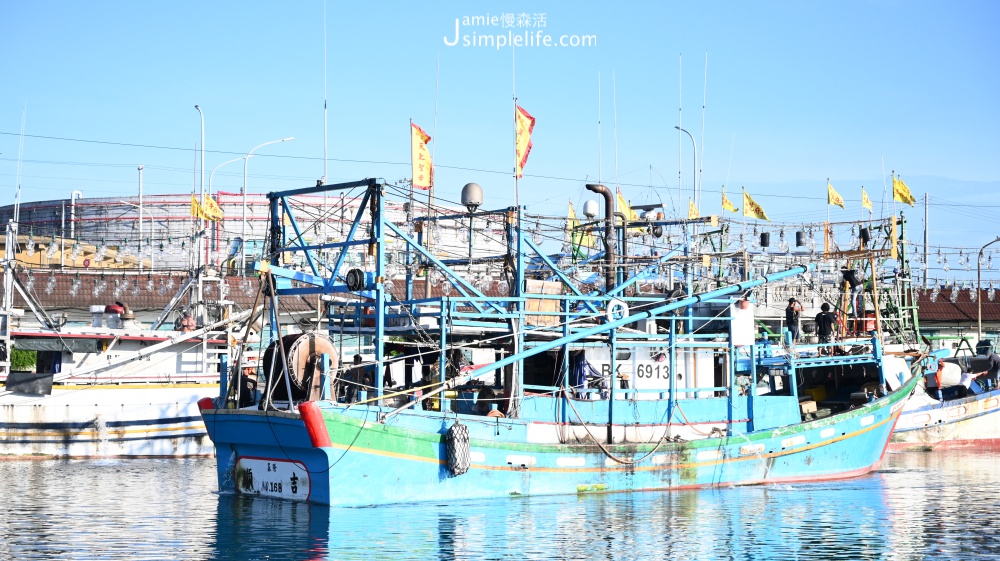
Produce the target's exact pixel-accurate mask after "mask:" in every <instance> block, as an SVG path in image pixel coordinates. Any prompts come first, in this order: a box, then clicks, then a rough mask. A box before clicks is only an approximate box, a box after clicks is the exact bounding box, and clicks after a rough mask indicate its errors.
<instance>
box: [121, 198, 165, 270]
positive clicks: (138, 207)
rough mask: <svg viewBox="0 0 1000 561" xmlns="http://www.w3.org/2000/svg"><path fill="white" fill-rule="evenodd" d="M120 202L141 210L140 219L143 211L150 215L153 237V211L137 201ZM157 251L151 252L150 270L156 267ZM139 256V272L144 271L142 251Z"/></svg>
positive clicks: (150, 230)
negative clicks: (136, 202) (155, 256)
mask: <svg viewBox="0 0 1000 561" xmlns="http://www.w3.org/2000/svg"><path fill="white" fill-rule="evenodd" d="M118 202H119V203H121V204H123V205H126V206H130V207H132V208H134V209H136V210H137V211H138V212H139V220H140V221H141V220H142V213H143V212H145V213H146V216H148V217H149V236H150V237H152V236H153V235H154V232H153V226H154V225H155V223H156V222H155V221H154V220H153V213H152V212H150V211H149V209H148V208H142V207H141V206H139V205H137V204H135V203H130V202H128V201H118ZM155 253H156V252H150V254H149V270H150V271H152V270H153V269H155V268H156V260H155V258H154V257H153V255H155ZM137 257H138V261H139V272H142V254H141V253H140V254H139V255H138V256H137Z"/></svg>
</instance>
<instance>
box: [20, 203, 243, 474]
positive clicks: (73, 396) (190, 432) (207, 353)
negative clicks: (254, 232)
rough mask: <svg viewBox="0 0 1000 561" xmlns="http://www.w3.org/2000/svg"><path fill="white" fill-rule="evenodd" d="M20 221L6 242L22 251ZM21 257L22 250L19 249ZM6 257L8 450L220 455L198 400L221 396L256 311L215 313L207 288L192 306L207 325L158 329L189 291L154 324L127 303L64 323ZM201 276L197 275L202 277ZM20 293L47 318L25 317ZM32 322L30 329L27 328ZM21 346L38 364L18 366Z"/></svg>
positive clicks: (57, 454)
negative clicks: (239, 332)
mask: <svg viewBox="0 0 1000 561" xmlns="http://www.w3.org/2000/svg"><path fill="white" fill-rule="evenodd" d="M16 239H17V238H16V225H14V224H13V223H12V224H9V225H8V228H7V242H8V245H7V246H6V247H8V248H10V247H15V242H13V240H16ZM10 253H11V255H12V254H13V252H10ZM17 273H18V271H17V262H16V260H15V259H13V258H8V259H5V260H4V267H3V277H4V282H3V289H4V293H3V306H2V309H0V383H3V384H4V387H3V388H2V389H0V456H5V457H46V458H108V457H186V456H211V455H213V454H214V447H213V445H212V443H211V441H210V440H209V439H208V435H207V432H206V430H205V425H204V423H203V421H202V419H201V415H200V414H199V410H198V406H197V401H198V399H200V398H202V397H205V396H206V395H212V394H218V393H219V371H220V370H219V369H220V368H225V365H226V364H227V361H228V357H229V340H230V337H229V331H230V329H231V328H232V325H233V324H234V323H235V322H238V321H239V320H240V319H241V318H243V317H246V316H247V315H249V311H248V312H244V313H243V314H237V315H233V314H230V313H229V312H228V308H227V311H226V312H225V313H223V314H220V315H221V316H222V317H221V318H216V319H214V320H213V319H208V318H209V314H207V313H205V308H204V306H201V305H200V303H201V300H200V292H201V291H199V290H192V291H190V292H189V294H190V295H191V304H192V309H193V310H194V316H195V317H196V318H198V319H199V320H200V323H201V326H200V327H196V328H195V329H193V330H190V331H178V330H174V329H169V330H164V329H156V328H157V327H159V326H160V325H161V324H164V323H166V320H167V319H168V318H169V317H170V314H172V313H177V314H179V313H180V310H181V309H187V308H182V307H181V306H179V302H180V300H181V298H180V296H181V295H182V294H184V289H190V288H191V287H192V285H193V286H195V287H197V286H200V285H201V284H203V282H204V281H205V279H202V281H203V282H194V280H191V281H189V283H188V285H186V286H185V287H182V291H181V292H179V293H178V295H177V297H175V298H174V302H172V305H171V306H170V307H168V308H167V309H165V310H164V312H163V314H162V315H161V316H160V319H159V320H157V321H156V322H154V324H153V325H150V326H143V325H141V324H140V323H138V322H137V321H136V320H135V317H134V316H133V314H132V313H131V311H130V310H129V309H128V307H127V306H126V305H123V304H121V303H116V304H114V305H108V306H92V307H91V314H92V320H91V323H90V325H86V326H77V325H63V324H62V323H64V322H61V321H59V320H57V319H54V318H52V317H50V316H48V315H47V314H46V313H45V311H44V310H43V309H41V307H40V305H38V303H37V302H35V301H33V298H32V295H31V291H30V290H26V289H25V287H24V286H22V284H21V282H20V280H19V279H18V277H17ZM196 278H197V277H192V279H196ZM15 291H16V292H18V293H19V294H20V295H21V297H22V298H23V299H24V301H25V302H27V303H28V307H29V308H31V312H32V313H33V314H34V315H35V318H36V319H37V320H38V321H37V323H35V322H18V321H17V320H18V316H22V315H24V311H23V310H18V309H15V308H14V306H13V294H14V293H15ZM19 323H22V324H29V323H30V324H31V325H30V326H28V325H25V326H24V327H21V326H19V325H18V324H19ZM14 349H22V350H28V351H35V352H34V356H35V357H36V359H35V364H34V367H33V368H24V367H23V366H22V369H21V370H22V371H16V370H14V368H13V366H14V365H13V364H12V361H11V357H12V355H13V352H12V351H13V350H14Z"/></svg>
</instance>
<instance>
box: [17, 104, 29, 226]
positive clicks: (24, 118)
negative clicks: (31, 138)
mask: <svg viewBox="0 0 1000 561" xmlns="http://www.w3.org/2000/svg"><path fill="white" fill-rule="evenodd" d="M27 119H28V102H27V101H25V102H24V110H23V111H22V112H21V140H20V141H19V142H18V146H17V181H16V182H17V191H15V193H14V224H17V223H18V222H20V220H21V158H22V157H23V156H24V124H25V122H26V121H27Z"/></svg>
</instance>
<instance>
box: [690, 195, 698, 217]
mask: <svg viewBox="0 0 1000 561" xmlns="http://www.w3.org/2000/svg"><path fill="white" fill-rule="evenodd" d="M698 216H699V215H698V207H696V206H694V201H693V200H691V199H688V220H694V219H695V218H698Z"/></svg>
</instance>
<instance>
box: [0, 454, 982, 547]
mask: <svg viewBox="0 0 1000 561" xmlns="http://www.w3.org/2000/svg"><path fill="white" fill-rule="evenodd" d="M998 461H1000V454H991V453H956V452H949V453H904V454H891V455H889V456H887V459H886V462H885V464H884V468H883V470H882V471H880V472H879V473H877V474H874V475H872V476H868V477H864V478H860V479H853V480H849V481H843V482H835V483H819V484H799V485H779V486H767V487H741V488H728V489H715V490H705V491H684V492H663V493H636V494H615V495H603V496H583V497H576V496H569V497H540V498H520V499H504V500H491V501H482V502H479V501H477V502H467V503H455V504H439V503H434V502H430V503H426V504H421V505H399V506H388V507H378V508H356V509H343V508H336V509H330V508H324V507H317V506H311V505H303V504H296V503H288V502H283V501H275V500H269V499H253V498H245V497H234V496H227V495H219V494H218V493H217V492H216V490H215V489H216V484H215V461H214V460H127V461H102V462H82V461H81V462H77V461H73V462H65V461H42V462H28V461H6V462H0V481H3V484H4V486H5V491H6V492H5V494H4V497H5V498H4V503H3V504H4V507H5V508H3V509H2V510H0V528H2V530H3V534H2V537H0V559H17V560H20V559H62V560H70V559H95V560H96V559H106V560H121V559H143V560H145V559H149V560H152V559H177V560H180V559H218V560H254V559H261V560H263V559H268V560H301V559H364V560H371V559H511V560H515V559H516V560H522V559H608V560H615V561H620V560H633V559H671V560H674V559H699V560H700V559H704V560H715V559H720V560H722V559H725V560H734V559H738V560H742V559H748V560H749V559H753V560H771V559H774V560H779V559H780V560H785V559H834V558H836V559H845V560H846V559H892V560H909V559H1000V538H997V537H994V529H995V528H997V527H998V526H1000V492H998V484H1000V463H998Z"/></svg>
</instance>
